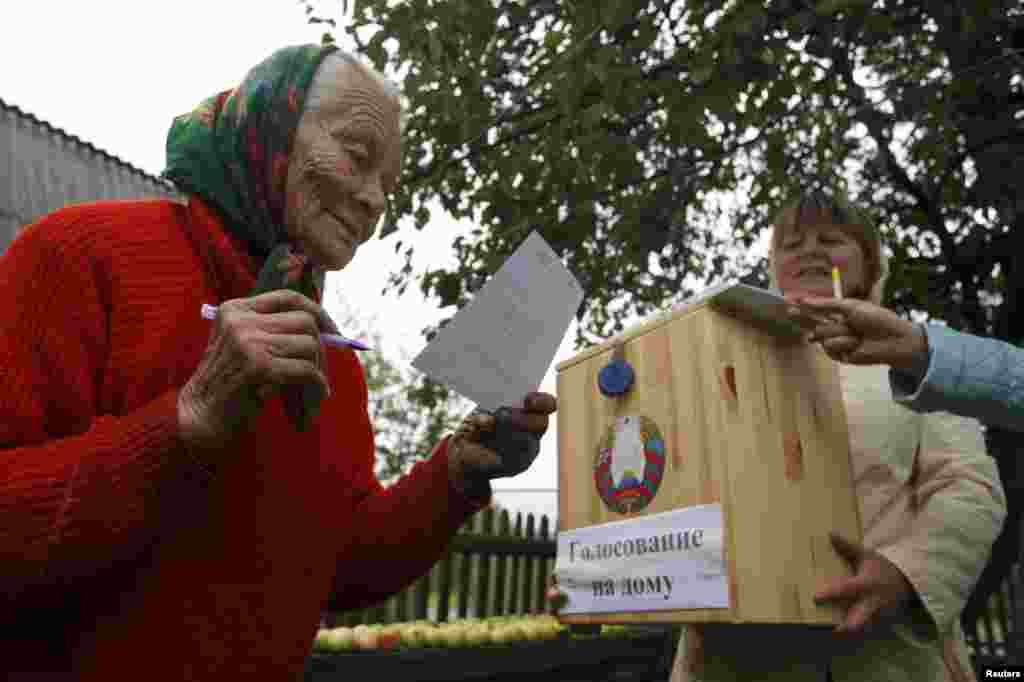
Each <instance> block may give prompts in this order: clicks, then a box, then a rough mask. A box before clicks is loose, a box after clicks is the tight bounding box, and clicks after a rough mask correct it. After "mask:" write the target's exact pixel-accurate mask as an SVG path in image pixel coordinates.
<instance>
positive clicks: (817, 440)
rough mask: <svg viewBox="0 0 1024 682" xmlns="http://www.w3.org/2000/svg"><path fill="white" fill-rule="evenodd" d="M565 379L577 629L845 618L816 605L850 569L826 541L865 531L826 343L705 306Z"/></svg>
mask: <svg viewBox="0 0 1024 682" xmlns="http://www.w3.org/2000/svg"><path fill="white" fill-rule="evenodd" d="M556 369H557V393H558V413H557V414H558V476H559V479H558V486H559V488H558V489H559V498H558V526H559V531H560V532H559V536H560V539H559V556H558V564H557V570H556V573H557V574H558V575H559V576H562V575H570V574H571V575H573V576H575V578H574V579H575V580H576V582H575V583H574V588H573V589H574V590H578V591H576V592H569V594H570V604H572V602H573V600H575V601H576V607H575V609H576V610H575V611H574V610H573V608H567V609H566V610H564V611H563V612H562V613H563V615H562V619H563V620H564V621H565V622H568V623H613V622H615V623H621V622H665V623H702V622H727V623H792V624H820V625H826V624H833V623H838V622H839V617H840V615H841V610H840V609H839V608H838V607H837V606H834V605H820V606H819V605H816V604H815V603H814V600H813V594H814V592H815V591H817V590H818V589H819V587H820V585H821V584H822V583H823V581H825V580H826V579H834V578H838V577H840V576H848V575H850V574H851V570H850V568H849V567H848V566H847V565H846V564H845V562H844V561H843V560H842V558H841V557H840V556H839V555H838V554H837V553H836V552H835V550H834V548H833V547H832V545H831V542H830V540H829V533H830V532H833V531H835V532H838V533H840V534H842V535H843V536H844V537H846V538H848V539H851V540H854V541H856V542H860V541H861V539H862V536H861V526H860V519H859V512H858V505H857V500H856V497H855V494H854V487H853V477H852V471H851V464H850V442H849V435H848V430H847V422H846V413H845V408H844V405H843V401H842V397H841V392H840V383H839V382H840V378H839V372H838V367H837V366H836V364H835V363H834V362H833V361H832V360H830V359H829V358H828V357H827V356H826V355H825V354H824V353H823V352H822V351H821V350H820V349H819V348H818V347H817V346H815V345H811V344H806V343H803V342H802V341H801V340H800V338H799V336H795V337H794V336H792V335H787V334H781V335H780V334H779V333H778V329H776V330H774V331H772V330H771V329H770V328H769V327H767V326H765V325H757V324H753V323H751V322H750V321H748V320H744V319H741V318H739V317H736V316H735V315H734V314H726V313H724V312H721V311H720V309H719V308H718V307H716V306H713V305H712V304H711V303H709V301H708V300H704V301H700V302H697V303H694V304H690V305H687V306H685V307H682V308H681V309H678V310H676V311H673V312H671V313H668V314H665V315H662V316H660V317H658V318H656V319H653V320H650V321H648V322H646V323H644V324H642V325H640V326H638V327H636V328H634V329H631V330H628V331H627V332H625V333H623V334H621V335H620V336H619V337H617V338H616V339H614V340H612V341H609V342H607V343H604V344H602V345H599V346H596V347H594V348H591V349H589V350H587V351H584V352H582V353H580V354H578V355H577V356H575V357H573V358H571V359H569V360H566V361H565V362H562V363H560V364H558V365H557V367H556ZM602 370H605V373H604V374H602ZM609 372H611V373H612V374H615V373H616V372H617V373H618V376H617V377H615V376H611V377H610V375H609ZM624 374H625V375H626V376H625V378H624ZM630 374H631V381H630V376H629V375H630ZM616 383H618V384H619V386H618V388H616V387H615V386H614V384H616ZM624 383H625V384H630V383H631V386H629V387H628V390H625V391H624V392H621V393H620V394H618V395H616V394H615V391H616V390H620V391H621V389H622V388H623V385H622V384H624ZM690 512H692V513H693V514H697V513H698V512H699V513H700V514H701V515H703V516H700V518H703V519H708V518H718V519H720V522H719V523H720V525H719V526H718V527H717V528H713V527H707V525H706V524H705V525H700V524H698V525H699V526H700V527H699V528H698V527H697V526H694V525H693V524H692V523H690V522H688V521H687V519H690V518H697V517H694V516H687V514H688V513H690ZM709 514H710V516H709ZM702 523H703V522H702ZM715 523H716V522H711V526H714V525H715ZM716 533H717V535H716ZM713 536H714V537H717V540H716V541H717V543H718V544H717V545H715V544H714V542H712V541H711V540H710V539H711V538H712V537H713ZM631 538H633V539H631ZM700 552H704V555H700ZM716 552H717V554H716ZM688 561H689V562H690V563H689V564H687V562H688ZM588 562H589V563H588ZM701 562H703V563H701ZM716 562H720V563H718V564H716ZM716 565H717V566H718V567H719V568H720V569H721V570H720V573H719V577H720V579H719V582H718V584H717V587H716V583H715V580H714V570H713V569H714V567H715V566H716ZM684 566H685V567H687V568H686V570H683V569H682V568H680V567H684ZM659 567H660V568H659ZM709 567H711V568H710V569H709ZM615 571H618V573H615ZM659 571H660V572H661V573H664V575H659ZM666 571H668V572H669V573H672V571H675V573H672V574H671V575H669V574H668V573H666ZM705 578H707V579H708V580H707V581H706V584H702V582H701V581H702V580H704V579H705ZM559 580H560V581H561V580H562V579H561V577H560V578H559ZM562 585H563V588H564V585H565V583H564V582H562ZM716 590H717V591H716ZM566 591H567V592H568V590H566ZM623 592H625V593H628V594H625V595H623ZM574 595H577V596H574ZM612 596H614V597H615V599H611V598H609V597H612ZM581 604H582V606H581ZM602 604H606V605H607V608H605V607H604V606H602ZM681 605H682V606H681Z"/></svg>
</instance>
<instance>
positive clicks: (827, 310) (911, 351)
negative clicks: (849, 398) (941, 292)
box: [786, 296, 928, 375]
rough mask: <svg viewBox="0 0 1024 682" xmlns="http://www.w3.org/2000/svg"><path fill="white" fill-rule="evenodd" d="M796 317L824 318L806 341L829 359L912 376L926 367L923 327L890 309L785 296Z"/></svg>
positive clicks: (824, 299) (856, 303)
mask: <svg viewBox="0 0 1024 682" xmlns="http://www.w3.org/2000/svg"><path fill="white" fill-rule="evenodd" d="M786 300H787V301H789V302H790V303H792V304H793V305H794V306H795V307H796V308H795V310H794V311H793V312H794V314H795V315H801V316H806V315H807V314H811V315H817V316H819V317H820V316H822V315H825V316H827V317H828V318H829V321H826V322H822V323H820V324H818V325H817V326H816V327H814V329H813V330H812V331H811V334H810V337H809V340H810V341H811V342H812V343H820V344H821V347H822V348H823V349H824V350H825V352H826V353H828V355H829V357H831V358H832V359H833V360H836V361H838V362H845V363H850V364H854V365H889V366H890V367H892V368H893V369H895V370H898V371H902V372H908V373H911V374H915V375H920V374H923V372H922V369H926V368H927V366H928V339H927V337H926V336H925V332H924V328H923V327H921V325H917V324H914V323H913V322H911V321H909V320H905V319H903V318H902V317H900V316H899V315H897V314H896V313H894V312H892V311H891V310H887V309H885V308H883V307H881V306H878V305H875V304H874V303H870V302H868V301H861V300H856V299H846V298H844V299H835V298H816V297H809V296H787V297H786Z"/></svg>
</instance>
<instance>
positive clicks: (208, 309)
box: [200, 303, 372, 350]
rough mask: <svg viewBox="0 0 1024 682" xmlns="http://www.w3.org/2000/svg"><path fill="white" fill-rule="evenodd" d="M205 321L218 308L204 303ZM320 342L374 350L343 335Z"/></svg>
mask: <svg viewBox="0 0 1024 682" xmlns="http://www.w3.org/2000/svg"><path fill="white" fill-rule="evenodd" d="M200 314H201V315H202V316H203V319H204V320H212V319H214V318H215V317H217V306H213V305H209V304H206V303H204V304H203V308H202V310H201V311H200ZM320 340H321V341H322V342H323V343H325V344H327V345H328V346H334V347H336V348H344V347H346V346H347V347H349V348H355V349H356V350H372V348H370V347H369V346H367V345H366V344H364V343H360V342H359V341H356V340H355V339H350V338H348V337H347V336H342V335H341V334H321V335H320Z"/></svg>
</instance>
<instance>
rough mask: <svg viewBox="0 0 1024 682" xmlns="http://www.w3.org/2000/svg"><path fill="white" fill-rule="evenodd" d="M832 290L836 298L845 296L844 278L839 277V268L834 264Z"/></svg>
mask: <svg viewBox="0 0 1024 682" xmlns="http://www.w3.org/2000/svg"><path fill="white" fill-rule="evenodd" d="M832 292H833V293H834V294H835V296H836V298H842V297H843V280H842V279H840V277H839V268H837V267H836V266H835V265H833V266H832Z"/></svg>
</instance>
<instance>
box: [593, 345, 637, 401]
mask: <svg viewBox="0 0 1024 682" xmlns="http://www.w3.org/2000/svg"><path fill="white" fill-rule="evenodd" d="M624 355H625V353H624V352H623V348H622V345H621V344H618V345H616V346H615V350H614V351H612V359H611V362H609V363H608V364H607V365H605V366H604V367H603V368H602V369H601V371H600V372H598V373H597V387H598V389H600V391H601V394H602V395H605V396H608V397H614V396H618V395H622V394H624V393H626V392H627V391H629V389H630V388H632V387H633V381H634V380H635V379H636V373H635V372H634V371H633V367H632V365H630V364H629V363H628V362H627V361H626V358H625V357H623V356H624Z"/></svg>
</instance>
